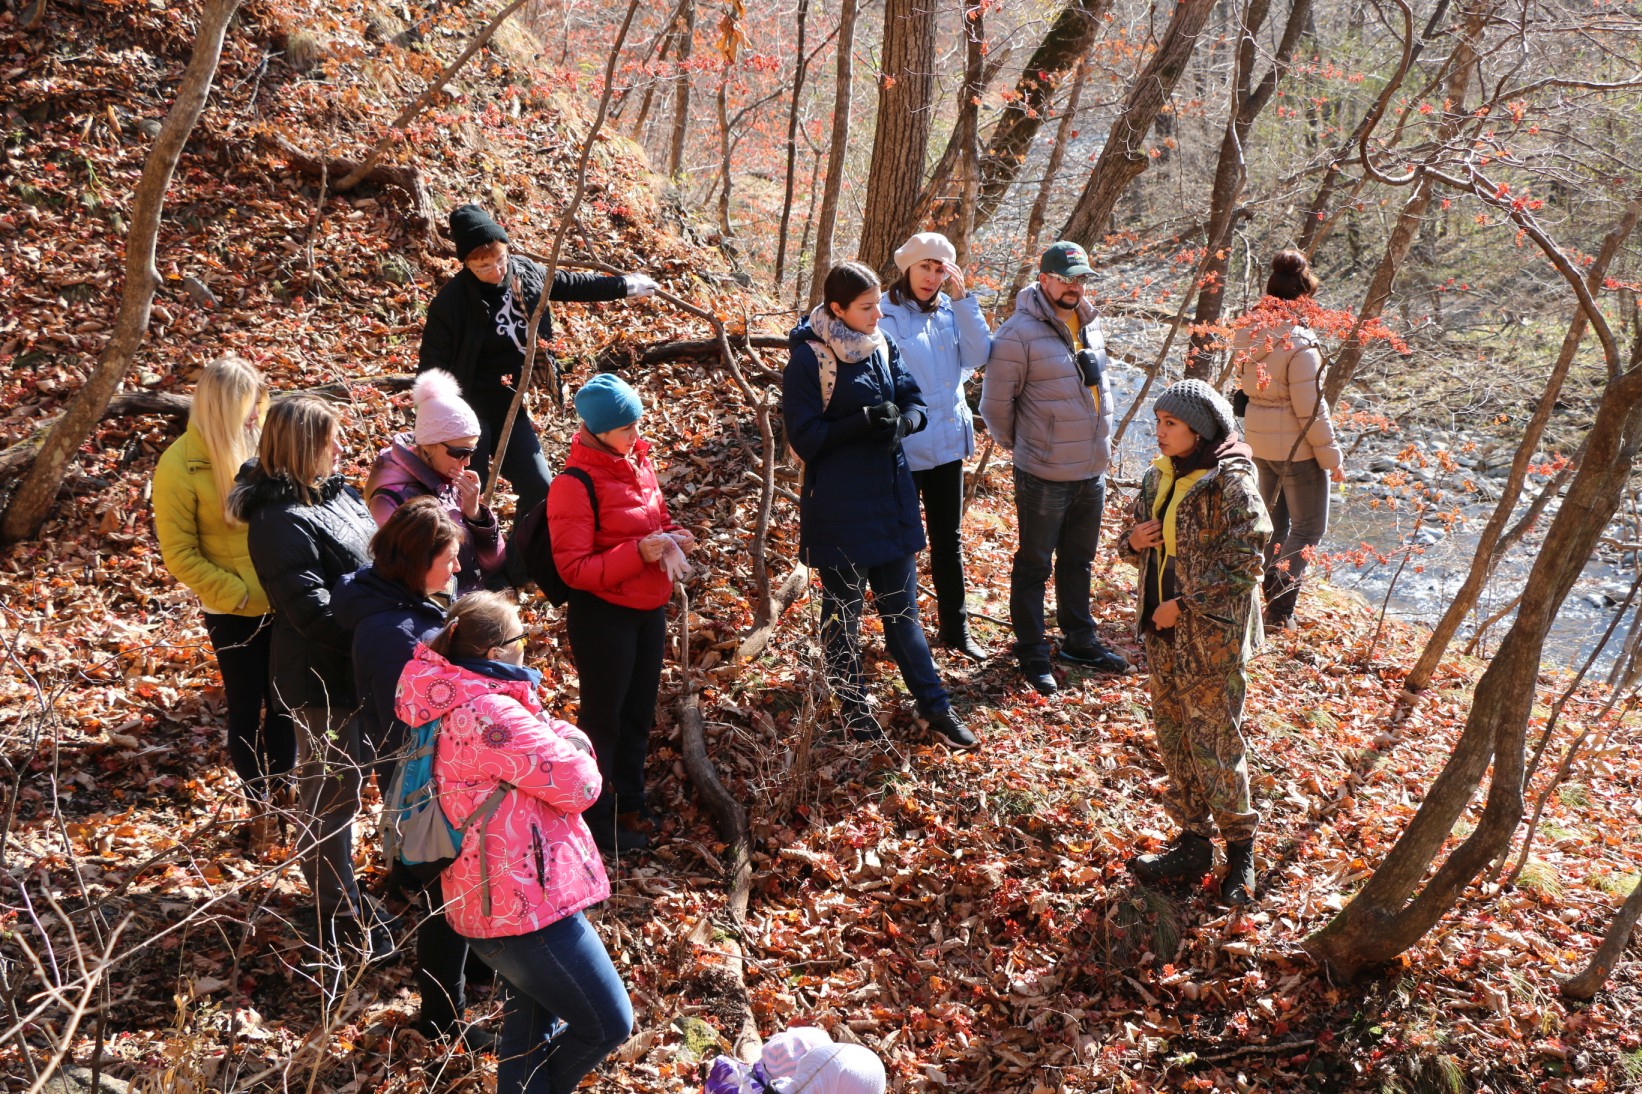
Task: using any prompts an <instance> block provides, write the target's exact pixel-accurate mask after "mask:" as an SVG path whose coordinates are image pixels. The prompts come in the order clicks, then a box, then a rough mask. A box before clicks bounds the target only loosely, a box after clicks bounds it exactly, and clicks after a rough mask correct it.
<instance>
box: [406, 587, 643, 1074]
mask: <svg viewBox="0 0 1642 1094" xmlns="http://www.w3.org/2000/svg"><path fill="white" fill-rule="evenodd" d="M524 642H525V632H524V628H523V627H522V626H521V625H520V623H519V613H518V609H517V608H515V607H514V606H513V605H512V604H511V603H509V601H508V600H507V599H506V598H505V597H503V596H501V595H500V594H497V593H471V594H469V595H467V596H464V597H463V598H462V599H461V600H459V601H457V602H456V604H455V606H454V607H452V609H451V612H450V616H449V618H448V619H447V620H446V623H445V625H444V627H443V628H442V629H441V630H440V632H439V633H438V634H437V635H435V636H434V638H433V640H432V641H431V642H430V643H429V644H428V645H426V646H418V647H417V650H416V655H415V657H414V658H413V659H412V660H411V662H410V664H409V665H407V666H405V671H404V673H403V675H401V676H400V678H399V694H398V697H397V701H396V702H395V708H396V711H397V713H398V715H399V717H400V718H401V719H403V720H404V721H405V722H406V724H408V725H422V724H424V723H427V722H430V721H433V720H434V719H439V720H440V722H441V725H440V729H439V737H438V746H437V751H436V752H435V754H434V767H433V774H434V779H435V782H436V784H437V786H438V788H439V802H440V805H441V806H442V807H443V809H444V811H445V816H446V818H447V819H448V820H449V821H450V823H451V824H453V825H457V826H460V825H462V824H463V823H464V822H465V821H467V819H468V817H469V816H470V815H471V814H473V813H474V812H475V811H476V810H477V809H478V808H479V807H480V806H481V805H482V804H483V803H484V801H485V799H486V798H488V797H490V795H491V794H492V793H493V792H494V791H495V790H496V789H497V788H498V787H505V788H507V793H506V794H505V795H504V796H503V797H502V799H501V802H500V804H499V805H498V806H497V807H496V810H495V812H494V813H493V814H492V815H491V816H490V817H489V819H488V820H483V821H481V822H479V823H478V824H476V825H475V827H474V828H472V829H469V830H468V832H467V835H466V836H465V837H464V838H463V840H462V849H461V853H460V854H459V855H458V856H457V859H456V861H455V862H454V863H452V864H451V866H450V867H449V868H448V869H446V870H445V872H444V873H443V874H442V875H441V876H440V884H441V886H442V891H443V894H444V898H445V909H444V911H445V917H446V919H447V921H448V922H449V923H450V925H451V927H453V928H454V929H455V930H456V932H457V933H458V934H460V935H462V936H464V937H465V938H467V940H468V945H469V946H471V947H472V949H473V952H474V953H476V954H478V955H479V957H481V958H482V959H483V960H484V962H485V963H486V964H487V965H489V966H490V967H491V968H493V969H495V970H496V971H497V972H498V973H499V974H500V975H501V976H502V978H503V979H505V980H506V981H507V984H508V989H509V990H508V992H507V1001H506V1003H505V1004H504V1007H503V1016H502V1036H501V1041H500V1043H499V1045H498V1050H497V1051H498V1057H499V1060H500V1065H499V1067H498V1068H497V1072H496V1091H497V1094H568V1092H569V1091H572V1090H574V1089H575V1088H576V1085H577V1083H579V1082H580V1081H581V1079H582V1077H583V1076H584V1075H586V1074H587V1073H588V1072H590V1071H592V1070H593V1069H594V1068H595V1067H597V1066H598V1064H599V1062H600V1061H601V1060H603V1059H604V1058H605V1057H606V1056H608V1055H609V1054H610V1053H611V1052H612V1051H613V1050H615V1048H616V1047H617V1046H619V1045H620V1044H621V1043H622V1042H623V1041H625V1040H626V1039H627V1036H628V1034H629V1033H630V1032H631V1031H632V1028H633V1007H632V1003H631V1002H630V1001H629V1000H628V997H627V989H626V987H625V986H623V984H622V982H621V977H620V976H619V975H618V974H617V972H616V967H615V965H614V964H612V963H611V960H610V955H609V953H608V952H606V950H605V948H604V944H603V943H602V942H601V941H599V936H598V934H597V933H596V932H595V931H594V930H593V928H592V927H591V926H590V925H589V924H588V922H587V919H586V917H585V916H583V915H582V912H583V910H584V909H586V908H588V907H591V906H592V905H594V904H597V903H599V902H600V901H602V900H604V899H605V898H606V897H608V896H609V895H610V882H609V880H608V879H607V878H606V877H605V873H604V863H603V861H602V860H601V859H600V857H599V852H598V850H597V848H595V847H594V845H593V837H592V835H591V834H590V833H589V832H588V830H587V825H586V824H584V823H583V822H582V818H581V814H582V812H583V811H584V810H585V809H587V807H588V806H589V805H591V804H592V803H593V802H594V801H595V800H596V799H597V798H598V796H599V787H600V778H599V768H598V765H597V763H596V762H595V761H594V759H593V748H592V744H591V743H590V742H589V741H588V739H587V737H586V735H585V734H583V733H582V732H581V731H580V730H579V729H577V728H576V727H575V726H573V725H570V724H569V723H568V722H561V721H557V720H555V719H552V718H548V717H547V716H546V715H544V714H543V713H542V707H541V704H540V703H539V702H538V701H537V699H536V688H537V686H538V685H539V684H540V683H541V674H540V673H538V672H537V671H536V670H534V669H529V668H526V667H525V666H524V664H523V662H524Z"/></svg>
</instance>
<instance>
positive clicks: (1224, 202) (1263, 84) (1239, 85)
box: [1186, 0, 1311, 380]
mask: <svg viewBox="0 0 1642 1094" xmlns="http://www.w3.org/2000/svg"><path fill="white" fill-rule="evenodd" d="M1270 8H1271V4H1270V0H1249V3H1248V6H1247V7H1246V8H1244V10H1243V25H1242V26H1241V27H1239V28H1238V40H1237V67H1236V70H1235V72H1234V74H1233V77H1232V81H1233V82H1232V103H1231V110H1230V112H1229V116H1228V117H1227V119H1226V134H1225V136H1224V137H1223V138H1222V139H1221V141H1220V157H1219V159H1218V160H1217V161H1216V163H1215V169H1214V183H1213V186H1212V187H1211V189H1210V191H1209V232H1208V239H1207V241H1206V243H1205V245H1206V246H1207V247H1208V248H1209V257H1208V261H1207V262H1206V263H1205V264H1204V266H1203V277H1202V285H1203V287H1202V289H1201V290H1200V291H1199V292H1198V296H1197V313H1196V315H1195V316H1194V317H1193V320H1192V321H1193V323H1194V325H1196V326H1198V327H1200V328H1201V327H1206V326H1207V325H1209V324H1212V323H1215V322H1217V321H1218V320H1219V319H1220V316H1221V314H1222V313H1223V312H1224V311H1225V306H1226V270H1227V268H1228V266H1229V263H1230V244H1231V235H1232V229H1233V227H1234V226H1235V225H1236V223H1237V217H1236V214H1237V202H1238V199H1239V198H1240V197H1241V196H1242V193H1243V183H1244V181H1245V180H1246V179H1247V177H1248V172H1247V170H1246V168H1245V160H1244V156H1243V142H1244V140H1245V139H1246V138H1247V137H1248V135H1249V129H1250V128H1251V127H1253V125H1254V122H1255V119H1256V118H1258V117H1259V116H1260V112H1261V111H1262V110H1264V109H1265V108H1266V104H1267V103H1269V102H1270V101H1271V98H1272V95H1273V93H1274V92H1275V91H1276V90H1277V83H1278V81H1279V80H1281V79H1282V78H1283V74H1284V73H1285V72H1286V71H1288V66H1289V61H1290V59H1291V58H1292V57H1293V56H1294V50H1295V47H1296V46H1297V45H1298V44H1299V42H1300V35H1301V32H1302V31H1303V30H1304V29H1305V26H1306V22H1307V19H1308V17H1309V16H1310V13H1311V0H1293V3H1292V4H1291V5H1290V6H1289V17H1288V22H1287V23H1285V24H1284V26H1283V37H1282V40H1281V41H1280V42H1279V43H1278V45H1277V54H1276V56H1275V57H1274V58H1273V59H1272V66H1271V68H1270V69H1269V70H1268V71H1267V72H1266V74H1265V75H1264V76H1263V77H1261V79H1260V83H1259V84H1258V85H1257V86H1251V84H1252V81H1253V79H1254V62H1255V36H1256V35H1258V34H1259V33H1260V29H1261V28H1262V27H1263V26H1265V23H1266V15H1267V13H1268V12H1269V11H1270ZM1216 341H1218V339H1216V338H1215V336H1214V335H1213V334H1210V333H1203V332H1197V331H1194V332H1193V334H1192V342H1191V351H1190V353H1189V354H1188V355H1187V357H1186V376H1187V378H1188V379H1197V380H1207V379H1209V378H1210V375H1209V373H1210V370H1211V369H1212V368H1213V365H1214V348H1213V347H1214V344H1215V342H1216Z"/></svg>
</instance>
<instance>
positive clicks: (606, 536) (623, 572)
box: [547, 373, 695, 854]
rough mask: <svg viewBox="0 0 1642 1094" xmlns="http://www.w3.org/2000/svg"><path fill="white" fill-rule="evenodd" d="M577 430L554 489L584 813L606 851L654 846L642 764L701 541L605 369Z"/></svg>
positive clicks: (631, 397)
mask: <svg viewBox="0 0 1642 1094" xmlns="http://www.w3.org/2000/svg"><path fill="white" fill-rule="evenodd" d="M576 413H577V414H578V415H580V416H581V419H582V427H581V429H579V430H577V432H576V436H575V438H574V439H573V440H572V441H571V442H570V454H569V456H568V457H566V459H565V471H564V472H562V473H561V474H559V475H558V476H557V477H556V478H555V479H554V480H553V486H552V489H551V490H550V491H549V493H548V496H547V524H548V534H549V536H550V538H551V539H552V541H553V562H554V565H556V566H557V567H558V570H559V575H560V576H561V577H562V578H563V579H564V583H565V584H566V585H568V586H570V590H571V592H570V600H569V604H568V612H567V623H568V630H569V635H570V653H571V656H572V657H573V658H575V661H576V674H577V676H578V677H579V678H580V681H581V710H580V712H579V714H578V715H577V722H578V723H579V724H580V725H581V728H582V729H583V730H584V731H586V733H587V735H588V737H590V738H592V741H593V751H594V754H595V755H596V756H597V757H598V760H599V770H600V772H602V773H603V775H604V793H603V794H602V795H601V796H600V797H599V800H598V801H597V802H596V803H595V804H594V805H593V807H592V808H591V809H589V810H588V811H587V823H588V826H589V827H590V828H592V830H593V839H594V840H595V841H596V842H597V843H598V845H599V847H600V848H601V849H603V850H604V851H606V852H607V853H610V854H621V853H623V852H626V851H637V850H643V849H645V848H646V847H648V846H649V838H648V837H647V836H646V835H645V833H644V830H643V827H642V826H643V825H644V824H645V822H647V821H648V820H649V819H650V814H649V810H648V809H647V808H646V807H645V801H644V760H645V756H646V754H647V753H648V751H649V745H650V729H651V727H652V726H653V725H654V724H655V719H656V693H657V691H658V690H659V689H660V687H661V659H662V647H663V645H664V644H665V641H666V638H667V601H668V600H669V599H670V598H671V597H672V594H673V581H674V579H675V578H679V577H682V576H684V575H685V574H686V573H688V571H689V564H688V563H686V562H685V560H684V556H685V554H686V553H687V552H688V551H689V550H690V549H691V548H692V547H693V546H695V537H694V536H693V535H691V534H690V533H689V532H687V531H685V530H684V529H683V528H680V527H679V526H678V525H676V524H674V523H673V519H672V517H670V516H669V515H668V513H667V502H666V501H664V500H663V499H662V496H661V487H660V486H659V485H658V484H657V482H656V469H655V467H654V466H653V465H652V464H651V463H650V445H649V442H648V441H646V440H644V438H643V437H641V436H640V435H639V417H640V416H641V415H642V414H643V413H644V404H643V403H642V402H640V400H639V396H638V393H637V392H636V391H634V390H633V389H632V388H631V387H629V386H628V385H627V384H626V383H624V382H623V381H622V380H621V379H620V378H618V377H616V376H613V375H611V374H609V373H600V374H599V375H597V376H594V377H593V378H592V379H591V380H589V381H588V382H587V383H585V384H583V385H582V388H581V390H580V391H578V392H577V393H576Z"/></svg>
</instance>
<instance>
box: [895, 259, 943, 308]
mask: <svg viewBox="0 0 1642 1094" xmlns="http://www.w3.org/2000/svg"><path fill="white" fill-rule="evenodd" d="M889 302H890V303H891V304H911V305H912V306H913V307H915V308H917V309H918V310H919V311H921V312H925V313H928V312H932V311H934V310H935V309H936V308H938V307H940V306H941V289H940V287H939V286H936V288H935V291H934V292H932V293H930V294H929V299H928V300H919V299H918V294H917V293H915V292H913V291H912V271H911V270H910V269H908V270H902V271H901V276H900V277H898V278H896V279H895V284H893V285H891V286H890V287H889Z"/></svg>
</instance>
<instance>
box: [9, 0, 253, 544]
mask: <svg viewBox="0 0 1642 1094" xmlns="http://www.w3.org/2000/svg"><path fill="white" fill-rule="evenodd" d="M238 10H239V0H206V4H205V7H204V8H203V9H202V10H201V12H200V18H199V31H198V35H197V37H196V38H195V40H194V51H193V53H192V55H191V56H190V57H189V59H188V67H187V68H186V69H184V70H183V74H182V81H181V83H179V84H178V85H177V99H176V101H175V102H174V103H172V104H171V109H170V111H168V112H167V113H166V115H165V121H164V122H162V123H161V125H160V132H159V135H158V136H157V137H155V138H154V147H153V148H152V149H150V150H149V153H148V159H147V161H146V162H145V163H144V164H143V173H142V178H141V179H140V180H139V181H138V183H137V190H136V193H135V194H134V195H133V196H132V202H131V231H130V232H129V233H128V234H127V236H126V243H125V289H124V292H123V293H122V294H121V297H120V313H119V317H118V318H117V319H116V320H115V323H114V333H113V335H112V336H111V337H110V338H109V342H108V346H107V348H105V349H104V350H103V354H102V356H101V357H100V358H99V359H98V361H97V364H96V367H94V368H93V369H92V370H91V374H90V375H89V376H87V377H86V382H85V384H84V385H83V386H82V387H81V388H80V390H79V391H78V392H76V393H75V395H74V398H73V400H72V401H70V403H69V405H68V409H67V410H66V411H65V412H64V414H63V417H62V419H61V420H60V421H59V422H58V423H57V425H56V427H55V428H53V429H52V431H51V433H50V435H49V436H47V437H46V439H45V440H44V441H43V442H41V444H40V449H39V452H38V453H37V454H36V456H35V458H34V465H33V466H32V467H31V468H29V473H28V475H27V477H25V478H24V479H23V481H22V483H21V484H20V485H19V486H18V488H17V492H16V494H14V495H13V496H12V499H11V503H10V505H8V506H7V508H6V513H5V519H4V521H3V522H0V542H4V543H16V542H18V541H19V540H24V539H28V538H30V537H32V536H34V535H35V534H36V533H38V532H39V531H40V526H41V525H42V524H44V523H45V521H46V517H47V515H48V514H50V512H51V505H52V502H53V501H54V500H55V499H56V497H57V491H58V488H59V487H61V486H62V483H63V476H64V475H65V474H66V473H67V471H68V465H69V461H71V460H72V459H73V458H74V454H75V453H76V452H78V451H79V450H80V445H81V444H83V443H84V442H85V439H86V438H87V437H89V436H90V435H91V431H92V430H93V429H94V428H95V427H96V425H97V421H98V419H99V418H101V417H102V416H103V410H104V409H105V408H106V407H107V406H108V403H109V400H110V399H112V398H113V397H114V393H115V391H117V390H118V389H119V386H120V382H121V381H122V380H123V379H124V378H125V373H126V369H127V368H128V367H129V365H130V363H131V358H132V356H133V355H134V354H135V353H136V352H137V349H138V347H139V346H141V345H142V341H143V338H144V337H145V336H146V335H147V333H148V321H149V315H150V312H151V310H152V308H153V304H154V293H155V292H156V291H158V289H159V287H160V273H159V271H158V270H156V269H155V268H154V246H155V241H156V240H157V239H158V237H159V232H160V216H161V214H162V212H163V210H164V208H165V192H166V190H167V189H169V188H170V185H171V176H172V175H173V174H175V173H176V170H177V161H178V160H179V159H180V158H181V157H182V150H183V146H184V145H186V144H187V143H188V137H189V134H191V133H192V132H193V131H194V126H195V124H197V123H198V122H199V118H200V114H201V113H203V112H204V110H205V103H206V100H207V99H209V98H210V95H211V85H212V83H213V82H214V81H215V80H216V76H217V65H218V63H219V61H220V60H221V58H222V41H223V37H224V35H226V33H227V31H228V23H229V20H231V19H232V18H233V17H234V13H235V12H236V11H238Z"/></svg>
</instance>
